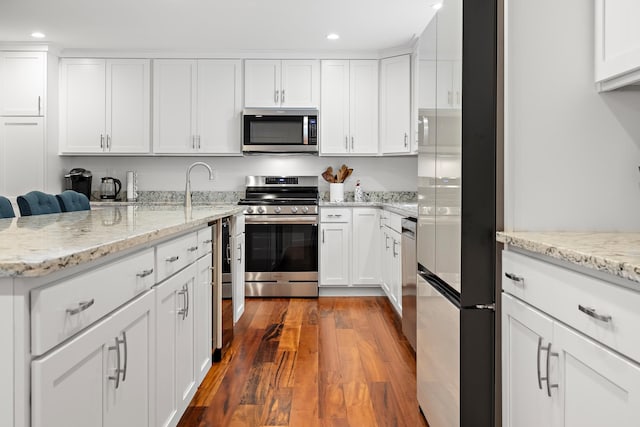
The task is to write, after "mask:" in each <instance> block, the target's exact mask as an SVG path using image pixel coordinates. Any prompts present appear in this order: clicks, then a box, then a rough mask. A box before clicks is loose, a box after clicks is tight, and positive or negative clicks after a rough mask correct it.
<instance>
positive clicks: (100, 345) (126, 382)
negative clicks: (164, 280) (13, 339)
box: [31, 292, 155, 427]
mask: <svg viewBox="0 0 640 427" xmlns="http://www.w3.org/2000/svg"><path fill="white" fill-rule="evenodd" d="M153 323H154V320H153V293H152V292H149V293H146V294H145V295H144V296H142V297H140V298H139V299H137V300H135V301H133V302H131V303H129V304H127V305H125V306H124V307H123V308H121V309H120V310H118V311H116V312H115V313H113V314H112V315H110V316H109V317H107V318H106V319H104V320H102V321H101V322H99V323H98V324H96V325H94V326H93V327H91V328H89V329H88V330H86V331H85V332H83V333H82V334H81V335H79V336H77V337H76V338H74V339H72V340H70V341H69V342H68V343H66V344H64V345H62V346H61V347H59V348H58V349H56V350H54V351H53V352H51V353H50V354H48V355H46V356H44V357H41V358H38V359H34V360H33V361H32V363H31V373H32V376H31V383H32V384H31V387H32V389H31V398H32V402H31V404H32V406H31V414H32V415H31V417H32V424H31V425H32V426H33V427H39V426H47V427H57V426H65V427H70V426H82V427H84V426H136V427H137V426H151V425H153V423H152V421H151V420H152V415H153V413H152V405H150V404H146V403H147V402H152V399H151V396H152V395H153V391H154V384H153V371H152V366H153V364H152V361H153V357H152V354H151V352H152V351H155V346H154V341H153V340H154V336H153V334H152V331H153V327H152V325H153Z"/></svg>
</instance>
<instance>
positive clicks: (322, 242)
mask: <svg viewBox="0 0 640 427" xmlns="http://www.w3.org/2000/svg"><path fill="white" fill-rule="evenodd" d="M322 243H324V230H322Z"/></svg>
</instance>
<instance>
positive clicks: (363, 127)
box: [320, 60, 378, 155]
mask: <svg viewBox="0 0 640 427" xmlns="http://www.w3.org/2000/svg"><path fill="white" fill-rule="evenodd" d="M321 89H322V90H321V103H322V120H321V121H320V126H321V132H320V135H321V143H320V151H321V153H322V154H329V155H331V154H337V155H341V154H347V153H349V154H377V153H378V61H377V60H353V61H349V60H340V61H333V60H328V61H322V85H321Z"/></svg>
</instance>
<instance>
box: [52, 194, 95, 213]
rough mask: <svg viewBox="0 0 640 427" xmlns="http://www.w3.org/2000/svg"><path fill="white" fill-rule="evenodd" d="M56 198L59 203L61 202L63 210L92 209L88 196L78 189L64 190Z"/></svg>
mask: <svg viewBox="0 0 640 427" xmlns="http://www.w3.org/2000/svg"><path fill="white" fill-rule="evenodd" d="M56 198H57V199H58V203H60V209H62V212H73V211H88V210H91V205H90V204H89V199H88V198H87V196H85V195H84V194H82V193H78V192H77V191H73V190H66V191H63V192H62V194H57V195H56Z"/></svg>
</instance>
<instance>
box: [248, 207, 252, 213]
mask: <svg viewBox="0 0 640 427" xmlns="http://www.w3.org/2000/svg"><path fill="white" fill-rule="evenodd" d="M247 213H248V214H252V213H253V208H252V207H251V206H249V207H248V208H247Z"/></svg>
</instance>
